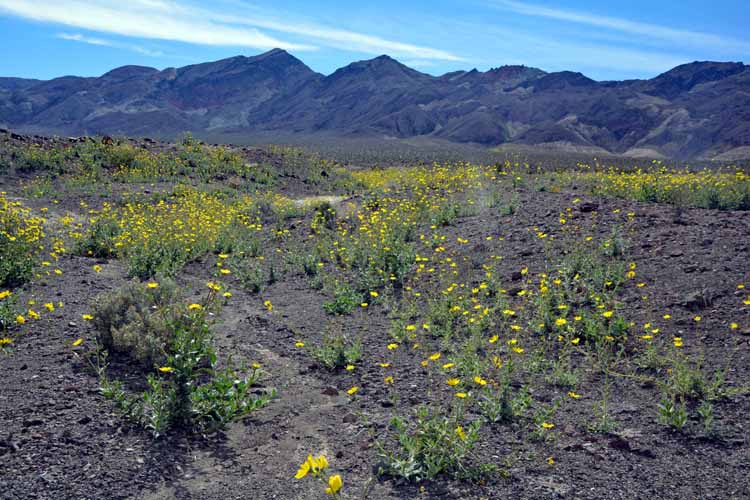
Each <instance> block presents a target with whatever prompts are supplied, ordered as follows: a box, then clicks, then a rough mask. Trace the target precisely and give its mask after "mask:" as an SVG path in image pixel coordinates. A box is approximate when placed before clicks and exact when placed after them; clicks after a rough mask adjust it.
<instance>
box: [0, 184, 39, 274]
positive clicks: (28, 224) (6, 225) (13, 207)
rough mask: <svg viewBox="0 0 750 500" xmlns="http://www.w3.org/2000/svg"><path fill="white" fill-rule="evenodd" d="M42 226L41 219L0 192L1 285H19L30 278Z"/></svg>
mask: <svg viewBox="0 0 750 500" xmlns="http://www.w3.org/2000/svg"><path fill="white" fill-rule="evenodd" d="M43 226H44V219H42V218H41V217H35V216H33V215H31V212H30V210H29V209H28V208H25V207H23V206H22V205H21V203H20V202H12V201H10V200H8V199H7V198H6V197H5V195H4V194H0V255H1V256H2V258H1V259H0V287H3V288H6V287H8V288H10V287H14V286H18V285H21V284H23V283H25V282H26V281H28V280H29V279H30V278H31V276H32V272H33V270H34V265H35V263H36V254H37V251H38V250H39V244H40V242H41V240H42V238H44V231H43Z"/></svg>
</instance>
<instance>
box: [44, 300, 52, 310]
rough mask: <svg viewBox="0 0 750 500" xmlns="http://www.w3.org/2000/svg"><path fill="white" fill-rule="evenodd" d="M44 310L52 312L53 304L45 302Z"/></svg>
mask: <svg viewBox="0 0 750 500" xmlns="http://www.w3.org/2000/svg"><path fill="white" fill-rule="evenodd" d="M44 308H45V309H47V310H48V311H49V312H52V311H54V310H55V304H53V303H52V302H47V303H46V304H44Z"/></svg>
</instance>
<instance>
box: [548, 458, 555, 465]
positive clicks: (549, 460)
mask: <svg viewBox="0 0 750 500" xmlns="http://www.w3.org/2000/svg"><path fill="white" fill-rule="evenodd" d="M547 463H548V464H549V465H555V459H554V458H552V457H547Z"/></svg>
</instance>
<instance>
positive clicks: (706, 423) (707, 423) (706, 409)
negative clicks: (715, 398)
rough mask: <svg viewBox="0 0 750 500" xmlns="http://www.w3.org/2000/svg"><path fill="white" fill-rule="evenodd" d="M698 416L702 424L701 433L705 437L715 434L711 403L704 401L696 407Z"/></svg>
mask: <svg viewBox="0 0 750 500" xmlns="http://www.w3.org/2000/svg"><path fill="white" fill-rule="evenodd" d="M697 412H698V416H699V417H700V419H701V423H702V424H703V432H705V433H706V435H707V436H713V434H714V432H715V423H716V422H715V419H714V405H713V404H711V401H709V400H707V399H704V400H703V401H702V402H701V405H700V406H699V407H698V410H697Z"/></svg>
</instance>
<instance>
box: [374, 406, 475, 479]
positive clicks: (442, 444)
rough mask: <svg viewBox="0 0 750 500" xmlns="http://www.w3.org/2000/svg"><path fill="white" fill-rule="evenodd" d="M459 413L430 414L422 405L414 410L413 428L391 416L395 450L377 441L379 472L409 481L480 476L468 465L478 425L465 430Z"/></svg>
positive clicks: (400, 419)
mask: <svg viewBox="0 0 750 500" xmlns="http://www.w3.org/2000/svg"><path fill="white" fill-rule="evenodd" d="M461 414H462V412H461V411H456V412H452V414H451V415H450V416H448V415H443V414H441V413H434V414H431V412H430V410H429V409H428V408H426V407H424V406H423V407H420V408H419V409H418V410H417V412H416V422H415V423H414V424H413V425H409V424H408V423H407V421H406V420H405V419H403V418H401V417H393V418H392V419H391V422H390V427H391V430H392V431H393V433H394V434H395V436H394V439H393V448H395V449H389V447H388V446H386V445H385V444H383V443H382V442H381V441H377V443H376V445H377V447H378V458H379V459H380V466H379V469H378V472H379V473H380V474H384V475H390V476H396V477H402V478H404V479H407V480H409V481H421V480H423V479H433V478H435V477H437V476H438V475H443V474H444V475H447V476H449V477H457V478H471V477H476V476H477V475H478V474H481V469H480V468H477V467H472V466H471V465H470V463H469V460H470V459H471V458H472V457H471V451H472V449H473V448H474V445H475V444H476V442H477V440H478V438H479V429H480V424H479V422H474V423H472V424H470V425H469V426H468V427H467V428H466V429H465V430H464V428H463V427H462V425H461V419H460V417H459V415H461Z"/></svg>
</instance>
